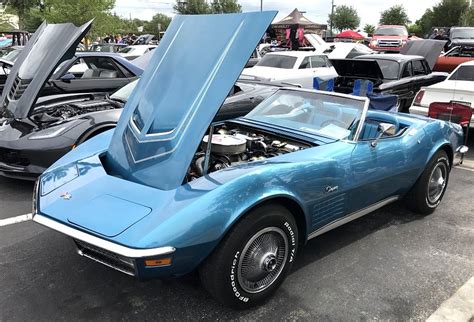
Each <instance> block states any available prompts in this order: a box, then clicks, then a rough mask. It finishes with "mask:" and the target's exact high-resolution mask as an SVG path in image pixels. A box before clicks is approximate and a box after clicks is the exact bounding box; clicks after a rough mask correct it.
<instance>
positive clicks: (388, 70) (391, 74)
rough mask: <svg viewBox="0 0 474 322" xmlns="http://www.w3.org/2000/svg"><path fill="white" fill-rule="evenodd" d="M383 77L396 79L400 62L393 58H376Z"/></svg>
mask: <svg viewBox="0 0 474 322" xmlns="http://www.w3.org/2000/svg"><path fill="white" fill-rule="evenodd" d="M376 61H377V63H378V64H379V67H380V70H381V71H382V74H383V78H384V79H398V75H399V73H398V72H399V70H400V64H399V63H398V62H396V61H393V60H386V59H376Z"/></svg>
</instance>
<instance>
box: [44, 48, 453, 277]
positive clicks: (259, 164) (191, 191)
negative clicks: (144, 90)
mask: <svg viewBox="0 0 474 322" xmlns="http://www.w3.org/2000/svg"><path fill="white" fill-rule="evenodd" d="M155 58H156V57H155ZM142 81H143V79H142ZM221 90H222V91H223V89H222V88H221ZM139 93H141V92H140V91H135V93H134V95H139ZM225 94H227V93H225ZM137 99H138V98H137ZM142 99H144V98H142ZM135 102H137V101H135ZM131 106H133V104H132V105H131ZM133 111H134V109H133V108H129V109H128V115H126V116H124V114H122V117H123V119H125V121H123V120H122V121H123V122H122V129H121V130H117V131H115V133H114V132H113V131H112V130H111V131H107V132H105V133H103V134H100V135H98V136H96V137H94V138H92V139H91V140H89V141H87V142H85V143H84V144H82V145H80V146H78V147H77V148H76V149H75V150H73V151H71V152H70V153H68V154H67V155H66V156H64V157H63V158H61V159H60V160H59V161H57V162H56V163H55V164H54V165H53V166H52V167H51V168H50V169H48V170H47V171H46V172H45V173H44V174H43V176H42V177H41V178H40V188H39V196H38V197H39V200H38V203H37V207H38V210H37V213H38V214H40V215H41V216H44V217H47V218H50V219H52V220H54V221H56V222H59V223H61V224H63V225H66V226H68V227H71V228H74V229H75V230H78V231H83V232H86V233H88V234H89V235H92V236H96V237H98V238H101V239H103V240H107V241H109V242H112V243H114V244H118V245H123V246H126V247H129V248H131V249H150V248H157V247H164V246H172V247H174V248H176V250H175V252H174V253H173V254H172V255H171V256H172V258H173V262H172V265H170V266H167V267H161V268H151V267H146V265H145V263H144V259H143V258H137V259H135V261H136V270H137V275H138V277H140V278H150V277H169V276H179V275H182V274H186V273H188V272H190V271H192V270H194V269H195V268H196V267H198V265H199V264H200V263H201V262H202V261H203V260H204V259H205V258H206V257H207V256H208V255H209V254H210V253H211V252H212V251H213V250H214V249H215V248H216V246H217V245H218V244H219V242H220V241H221V240H222V238H224V236H225V235H226V233H227V232H228V231H229V230H230V229H231V228H232V227H233V225H234V224H235V223H236V222H237V221H238V220H239V219H240V218H242V216H244V215H245V213H246V212H247V211H249V210H250V209H253V208H254V207H255V206H257V205H259V204H261V203H262V202H266V201H269V200H272V199H274V198H278V199H279V200H282V199H283V200H287V201H288V202H292V203H294V205H296V207H299V208H300V209H301V213H302V216H303V218H299V219H301V220H300V222H302V223H303V226H302V227H300V236H301V239H302V240H303V241H305V240H307V238H308V237H309V236H310V234H311V233H312V232H315V231H317V230H318V229H321V228H322V227H324V226H325V225H326V224H328V223H330V222H333V221H334V220H337V219H340V218H341V217H343V216H345V215H348V214H351V213H353V212H355V211H357V210H360V209H362V208H364V207H367V206H368V205H370V204H373V203H374V202H377V201H380V200H383V199H384V198H387V197H391V196H403V195H404V194H405V193H406V192H407V191H408V190H409V189H410V188H411V187H412V186H413V184H414V183H415V182H416V180H417V179H418V177H419V176H420V174H421V173H422V172H423V170H424V168H425V167H426V163H427V162H428V160H430V158H431V157H432V156H433V155H434V153H436V151H437V149H439V148H441V147H443V146H447V147H449V148H450V149H453V150H455V149H456V148H457V147H458V146H459V145H460V144H461V142H462V141H461V140H462V132H461V133H460V132H459V127H456V126H454V125H451V124H449V123H445V122H441V121H432V120H429V119H426V118H414V117H410V116H405V115H403V114H392V113H387V112H371V111H369V112H368V113H367V118H368V119H370V118H374V119H377V120H386V121H394V120H396V123H397V124H399V126H402V127H405V128H406V131H405V132H404V133H403V134H402V135H400V136H396V137H387V138H382V139H381V140H380V141H379V143H378V145H377V146H376V147H372V146H371V141H372V140H368V141H360V142H352V141H342V140H340V141H337V140H334V139H328V138H325V137H316V136H314V135H311V134H306V137H305V135H304V133H302V132H298V131H291V130H289V129H284V128H274V127H271V126H268V125H267V124H259V123H258V122H256V121H252V120H246V119H245V118H243V119H240V120H237V121H235V122H234V124H235V125H244V126H247V127H256V128H260V129H267V130H268V131H272V132H274V133H276V134H277V135H278V134H281V135H284V136H286V137H295V138H297V139H301V140H305V141H307V142H308V143H309V144H314V146H313V147H310V148H307V149H304V150H300V151H298V152H293V153H289V154H283V155H280V156H277V157H273V158H269V159H267V160H264V161H254V162H249V163H246V164H242V165H238V166H234V167H231V168H226V169H223V170H220V171H216V172H213V173H211V174H209V175H206V176H204V177H201V178H198V179H196V180H194V181H191V182H189V183H187V184H183V185H178V186H177V187H175V188H170V189H157V188H155V187H154V186H153V185H147V184H144V183H142V182H134V180H130V179H129V178H127V177H125V178H123V176H121V174H123V173H124V172H123V171H125V169H122V171H117V168H114V167H112V169H113V171H115V173H114V175H111V174H110V173H108V172H107V171H110V167H109V166H107V165H108V164H110V160H109V158H111V154H110V153H108V152H110V150H111V149H112V150H113V148H114V146H115V147H116V146H118V145H120V144H123V141H122V138H123V134H124V130H125V129H126V128H128V120H129V119H130V117H131V115H132V113H133ZM200 134H204V133H200ZM201 138H202V135H201V136H199V137H198V140H199V141H200V140H201ZM194 151H195V149H194V150H192V151H191V152H192V153H194ZM186 153H190V151H186ZM112 157H113V154H112ZM104 164H105V165H106V167H104ZM188 165H189V163H188ZM74 169H76V170H74ZM106 169H107V171H106ZM132 171H133V169H132ZM156 174H158V175H162V174H163V173H162V172H157V173H156ZM152 178H153V179H155V180H160V179H159V178H157V177H156V175H154V176H153V177H152ZM328 187H331V188H333V189H334V190H333V192H332V193H328V189H327V188H328ZM335 187H337V189H335ZM167 188H169V187H167ZM65 195H67V196H68V197H67V198H64V197H61V196H65ZM102 197H103V198H105V200H110V197H113V198H118V199H120V200H124V201H126V202H132V203H134V204H135V205H140V207H144V208H147V209H150V213H149V214H144V213H143V211H142V210H143V208H140V207H139V208H132V207H130V208H129V209H126V212H124V213H121V214H118V215H117V216H116V218H114V222H113V228H114V229H113V230H114V233H111V231H110V227H106V225H105V224H104V221H103V218H101V215H102V214H103V213H104V212H106V211H107V203H98V204H97V203H96V205H97V206H96V207H90V206H89V205H90V202H91V201H93V200H99V199H100V198H102ZM114 200H116V199H114ZM134 209H135V211H137V213H133V214H130V212H131V211H134ZM136 209H139V210H136ZM124 214H129V216H127V215H124ZM77 216H82V217H81V224H80V225H77V224H75V223H77ZM108 216H109V217H112V216H113V213H109V214H108ZM110 220H112V219H110ZM117 232H119V233H117Z"/></svg>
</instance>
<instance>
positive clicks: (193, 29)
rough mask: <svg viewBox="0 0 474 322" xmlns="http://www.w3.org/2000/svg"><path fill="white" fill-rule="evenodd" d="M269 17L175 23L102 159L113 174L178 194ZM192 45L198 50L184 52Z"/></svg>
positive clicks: (195, 18)
mask: <svg viewBox="0 0 474 322" xmlns="http://www.w3.org/2000/svg"><path fill="white" fill-rule="evenodd" d="M275 15H276V12H275V11H268V12H253V13H245V14H227V15H209V16H204V17H200V16H176V17H175V19H173V22H172V24H171V25H170V26H169V27H168V29H167V33H166V34H165V36H164V37H163V39H162V40H161V42H160V45H159V46H158V48H156V49H155V54H154V56H153V58H152V59H151V61H150V63H149V67H148V69H147V70H146V71H145V72H144V73H143V75H142V77H141V79H140V81H139V83H138V84H137V86H136V88H135V90H134V91H133V93H132V95H131V96H130V98H129V100H128V101H127V104H126V105H125V107H124V111H123V113H122V117H121V118H120V120H119V122H118V124H117V130H116V131H115V134H114V137H113V138H112V142H111V145H110V148H109V149H108V151H107V160H108V161H107V162H108V166H109V167H110V168H111V169H112V171H113V173H116V174H118V175H120V176H122V177H123V178H126V179H127V180H130V181H134V182H138V183H143V184H146V185H149V186H151V187H155V188H158V189H166V190H170V189H175V188H176V187H178V186H179V185H180V184H181V183H182V182H183V179H184V176H185V174H186V170H187V168H188V166H189V164H190V162H191V160H192V158H193V156H194V152H195V151H196V149H197V148H198V146H199V144H200V143H201V139H202V137H203V136H204V133H205V131H206V129H207V127H208V126H209V123H210V122H211V121H212V119H213V118H214V116H215V115H216V114H217V111H218V109H219V108H220V106H221V105H222V103H223V102H224V100H225V98H226V97H227V95H228V93H229V91H230V90H231V88H232V86H234V84H235V82H236V80H237V78H238V77H239V76H240V74H241V72H242V69H243V66H244V65H245V63H246V62H247V61H248V59H249V57H250V55H251V54H252V52H253V50H254V49H255V46H256V45H257V44H258V41H259V40H260V39H261V37H262V35H263V34H264V33H265V30H266V29H267V27H268V25H269V24H270V23H271V21H272V20H273V18H274V17H275ZM196 39H199V46H189V44H191V43H193V42H194V41H195V40H196ZM183 48H186V50H183ZM157 88H159V89H160V92H159V95H157V92H156V89H157ZM132 119H133V120H132Z"/></svg>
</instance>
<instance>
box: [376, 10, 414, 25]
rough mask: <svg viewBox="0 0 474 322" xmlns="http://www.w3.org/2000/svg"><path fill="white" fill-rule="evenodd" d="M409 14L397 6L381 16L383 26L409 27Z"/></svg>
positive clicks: (383, 12)
mask: <svg viewBox="0 0 474 322" xmlns="http://www.w3.org/2000/svg"><path fill="white" fill-rule="evenodd" d="M410 22H411V21H410V19H408V15H407V12H406V10H405V8H404V7H403V6H402V5H395V6H393V7H390V8H388V9H387V10H385V11H382V13H381V14H380V21H379V23H380V24H381V25H408V24H409V23H410Z"/></svg>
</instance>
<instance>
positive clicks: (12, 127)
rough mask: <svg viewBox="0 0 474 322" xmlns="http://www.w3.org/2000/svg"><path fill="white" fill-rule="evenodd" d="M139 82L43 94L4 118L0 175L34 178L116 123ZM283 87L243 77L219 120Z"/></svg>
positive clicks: (0, 130) (0, 123)
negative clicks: (18, 114) (21, 113)
mask: <svg viewBox="0 0 474 322" xmlns="http://www.w3.org/2000/svg"><path fill="white" fill-rule="evenodd" d="M137 82H138V80H136V81H134V82H132V83H130V84H128V85H126V86H125V87H123V88H121V89H120V90H118V91H117V92H115V93H114V94H113V95H111V96H108V95H105V94H104V93H89V94H64V95H53V96H46V97H41V98H39V99H38V102H37V103H36V104H35V106H34V108H33V109H32V110H31V112H30V113H29V114H28V116H27V117H24V118H21V119H15V118H4V119H0V174H1V175H4V176H7V177H12V178H17V179H35V178H36V177H37V176H38V175H40V174H41V173H42V172H43V171H44V170H46V168H48V167H49V166H51V165H52V164H53V163H54V162H55V161H56V160H58V159H59V158H60V157H62V156H63V155H65V154H66V153H67V152H69V151H70V150H71V149H74V148H75V147H76V146H77V145H79V144H81V143H83V142H85V141H86V140H88V139H90V138H92V137H94V136H95V135H97V134H99V133H102V132H104V131H107V130H110V129H112V128H114V127H115V125H116V123H117V121H118V119H119V118H120V114H121V113H122V107H123V106H124V105H125V103H126V101H127V99H128V97H129V95H130V94H131V93H132V91H133V89H134V88H135V85H136V83H137ZM281 86H283V85H282V84H278V83H266V82H263V81H259V80H258V79H240V80H239V81H238V82H237V83H236V84H235V85H234V87H233V88H232V90H231V92H230V93H229V96H228V98H227V99H226V101H225V102H224V104H223V105H222V107H221V109H220V111H219V113H218V114H217V115H216V118H215V121H222V120H227V119H231V118H236V117H239V116H242V115H245V114H247V113H248V112H249V111H251V110H252V109H253V108H254V107H255V106H257V105H258V104H259V103H260V102H261V101H262V100H263V99H264V98H266V97H268V96H270V95H271V94H273V93H274V92H275V91H276V90H277V89H278V88H279V87H281ZM286 86H287V85H286Z"/></svg>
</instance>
